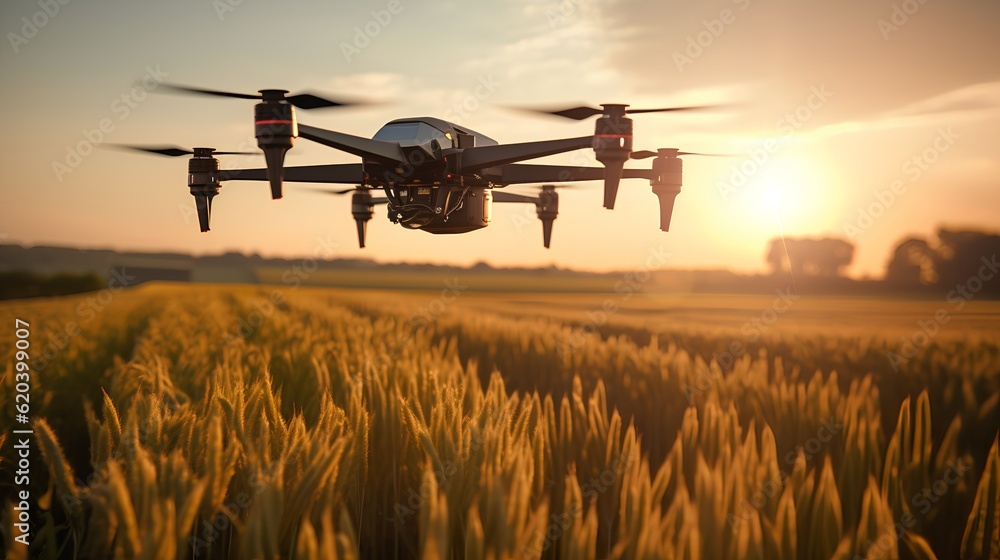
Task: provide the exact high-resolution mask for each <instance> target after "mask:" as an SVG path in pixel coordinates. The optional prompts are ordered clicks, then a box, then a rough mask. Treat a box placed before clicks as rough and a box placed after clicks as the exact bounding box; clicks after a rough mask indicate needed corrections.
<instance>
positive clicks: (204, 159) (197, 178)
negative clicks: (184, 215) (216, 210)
mask: <svg viewBox="0 0 1000 560" xmlns="http://www.w3.org/2000/svg"><path fill="white" fill-rule="evenodd" d="M213 151H214V150H212V148H196V149H195V151H194V157H192V158H191V159H190V160H188V187H189V188H190V189H191V195H192V196H194V204H195V209H196V210H197V211H198V224H199V225H200V226H201V231H202V232H205V231H208V230H209V222H210V221H211V217H212V199H213V198H215V197H216V196H217V195H218V194H219V186H220V183H219V160H218V159H216V158H215V157H213V156H212V152H213Z"/></svg>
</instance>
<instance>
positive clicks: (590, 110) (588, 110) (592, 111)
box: [521, 104, 725, 121]
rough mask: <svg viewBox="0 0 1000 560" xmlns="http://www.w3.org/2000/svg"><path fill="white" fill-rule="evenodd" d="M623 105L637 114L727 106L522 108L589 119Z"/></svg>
mask: <svg viewBox="0 0 1000 560" xmlns="http://www.w3.org/2000/svg"><path fill="white" fill-rule="evenodd" d="M616 107H621V108H622V113H621V114H623V115H636V114H640V113H674V112H678V111H700V110H703V109H718V108H722V107H725V105H690V106H685V107H661V108H658V109H626V108H625V107H628V105H614V104H602V105H601V108H600V109H598V108H596V107H587V106H582V107H571V108H569V109H556V110H551V109H536V108H521V110H522V111H528V112H531V113H539V114H542V115H554V116H557V117H563V118H567V119H573V120H574V121H582V120H585V119H589V118H590V117H595V116H597V115H607V114H610V112H611V110H612V108H616Z"/></svg>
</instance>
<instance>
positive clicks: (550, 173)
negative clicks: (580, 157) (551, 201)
mask: <svg viewBox="0 0 1000 560" xmlns="http://www.w3.org/2000/svg"><path fill="white" fill-rule="evenodd" d="M654 176H655V175H654V174H653V171H652V170H651V169H625V170H623V171H622V178H624V179H652V178H653V177H654ZM603 180H604V169H603V168H601V167H574V166H568V165H531V164H511V165H505V166H503V168H502V170H501V180H500V182H501V183H503V184H504V185H514V184H520V183H567V182H570V181H603ZM494 196H495V195H494Z"/></svg>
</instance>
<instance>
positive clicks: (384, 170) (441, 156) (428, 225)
mask: <svg viewBox="0 0 1000 560" xmlns="http://www.w3.org/2000/svg"><path fill="white" fill-rule="evenodd" d="M372 139H373V140H381V141H388V142H396V143H398V144H399V146H400V148H401V149H402V151H403V154H404V156H405V160H406V161H405V162H402V163H398V162H383V161H379V160H376V159H371V158H363V159H362V165H363V169H364V183H363V185H364V186H365V187H368V188H372V189H383V190H384V191H385V193H386V198H387V199H388V203H387V210H388V211H387V216H388V218H389V220H390V221H391V222H393V223H397V224H400V225H401V226H403V227H404V228H407V229H420V230H423V231H426V232H428V233H439V234H440V233H466V232H469V231H473V230H477V229H482V228H485V227H486V226H488V225H489V224H490V218H491V216H492V194H491V192H490V189H491V188H492V187H493V186H494V183H493V181H492V180H491V176H490V175H489V174H487V173H477V174H469V173H464V174H463V173H461V165H460V163H461V161H460V158H461V151H462V149H464V148H470V147H473V146H496V145H498V144H497V142H496V141H495V140H493V139H492V138H489V137H488V136H485V135H483V134H480V133H478V132H475V131H473V130H470V129H467V128H465V127H461V126H459V125H456V124H454V123H450V122H447V121H444V120H441V119H436V118H433V117H416V118H404V119H396V120H394V121H391V122H389V123H387V124H386V125H385V126H383V127H382V128H381V129H380V130H379V131H378V132H377V133H376V134H375V135H374V136H373V137H372ZM494 178H495V177H494Z"/></svg>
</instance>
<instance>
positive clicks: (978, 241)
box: [935, 229, 1000, 294]
mask: <svg viewBox="0 0 1000 560" xmlns="http://www.w3.org/2000/svg"><path fill="white" fill-rule="evenodd" d="M938 239H939V240H940V245H939V246H938V253H939V254H940V258H939V259H938V260H937V262H936V263H935V264H936V271H937V275H938V279H939V283H940V284H941V285H942V287H944V288H954V287H955V286H958V285H960V284H966V283H967V282H969V281H970V280H972V278H973V277H976V276H979V275H980V273H981V271H984V272H985V273H986V275H987V276H989V275H991V271H990V270H989V266H986V269H985V270H984V269H983V267H984V266H985V265H987V263H991V262H995V259H996V258H997V257H1000V235H993V234H989V233H985V232H981V231H951V230H946V229H941V230H939V231H938ZM984 261H985V262H984ZM992 276H993V278H991V279H989V280H987V279H986V278H980V279H979V281H982V282H984V286H983V287H984V288H985V289H986V292H987V293H994V294H996V293H1000V277H998V276H997V274H996V273H992Z"/></svg>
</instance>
